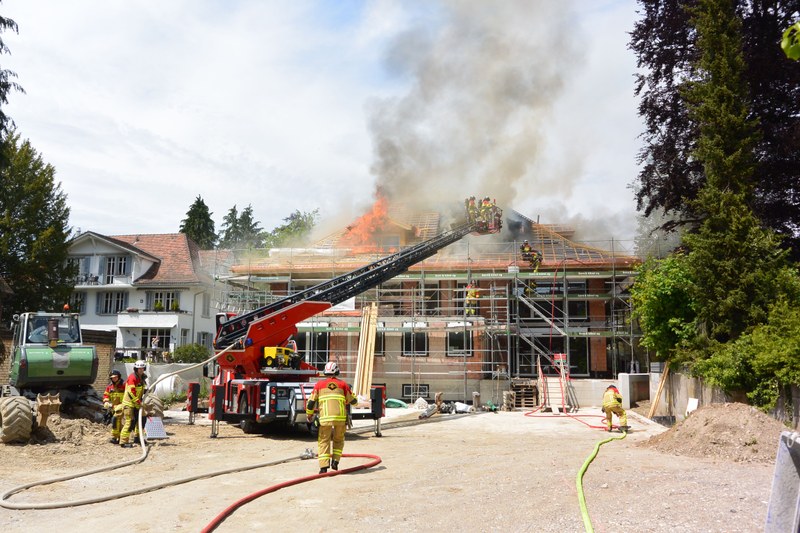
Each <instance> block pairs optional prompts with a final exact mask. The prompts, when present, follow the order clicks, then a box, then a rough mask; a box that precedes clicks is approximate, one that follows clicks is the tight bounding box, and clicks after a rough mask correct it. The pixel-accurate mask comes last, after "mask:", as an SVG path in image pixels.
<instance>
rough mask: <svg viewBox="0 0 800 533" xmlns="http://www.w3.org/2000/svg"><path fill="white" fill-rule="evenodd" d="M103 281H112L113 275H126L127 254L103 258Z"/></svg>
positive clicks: (107, 282) (106, 282) (127, 270)
mask: <svg viewBox="0 0 800 533" xmlns="http://www.w3.org/2000/svg"><path fill="white" fill-rule="evenodd" d="M105 263H106V266H105V269H104V272H105V281H104V283H105V284H106V285H108V284H109V283H114V276H126V275H127V274H128V272H129V269H128V256H127V255H112V256H108V257H106V258H105Z"/></svg>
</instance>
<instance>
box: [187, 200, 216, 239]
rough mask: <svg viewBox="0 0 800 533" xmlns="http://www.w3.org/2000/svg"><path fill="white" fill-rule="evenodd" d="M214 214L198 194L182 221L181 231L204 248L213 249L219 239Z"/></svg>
mask: <svg viewBox="0 0 800 533" xmlns="http://www.w3.org/2000/svg"><path fill="white" fill-rule="evenodd" d="M212 214H213V213H210V212H209V210H208V206H207V205H206V203H205V202H204V201H203V199H202V198H201V197H200V196H199V195H198V196H197V198H195V201H194V203H193V204H192V205H191V207H189V211H187V212H186V218H184V219H183V220H182V221H181V228H180V232H181V233H185V234H186V235H188V236H189V238H190V239H192V240H193V241H194V242H196V243H197V245H198V246H199V247H200V248H201V249H203V250H211V249H212V248H214V243H216V241H217V234H216V232H215V230H214V220H213V219H212V218H211V215H212Z"/></svg>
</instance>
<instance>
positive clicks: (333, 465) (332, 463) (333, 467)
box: [331, 461, 339, 470]
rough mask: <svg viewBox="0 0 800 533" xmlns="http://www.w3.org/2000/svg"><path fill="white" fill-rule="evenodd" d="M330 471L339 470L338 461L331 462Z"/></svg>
mask: <svg viewBox="0 0 800 533" xmlns="http://www.w3.org/2000/svg"><path fill="white" fill-rule="evenodd" d="M331 470H339V461H331Z"/></svg>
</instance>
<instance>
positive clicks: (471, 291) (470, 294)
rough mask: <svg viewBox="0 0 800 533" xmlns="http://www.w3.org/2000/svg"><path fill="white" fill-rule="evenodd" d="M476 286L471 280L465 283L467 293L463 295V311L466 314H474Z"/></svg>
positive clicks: (476, 303) (477, 296) (476, 298)
mask: <svg viewBox="0 0 800 533" xmlns="http://www.w3.org/2000/svg"><path fill="white" fill-rule="evenodd" d="M479 297H480V295H479V294H478V287H476V286H475V284H474V283H472V282H471V281H470V282H469V283H468V284H467V293H466V296H465V297H464V313H465V314H466V315H467V316H474V315H475V312H476V311H477V309H478V298H479Z"/></svg>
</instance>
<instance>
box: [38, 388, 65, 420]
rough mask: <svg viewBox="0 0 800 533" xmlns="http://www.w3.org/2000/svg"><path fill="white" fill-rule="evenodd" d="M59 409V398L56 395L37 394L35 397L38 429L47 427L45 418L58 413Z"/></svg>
mask: <svg viewBox="0 0 800 533" xmlns="http://www.w3.org/2000/svg"><path fill="white" fill-rule="evenodd" d="M60 409H61V398H60V397H59V395H58V394H38V395H37V396H36V424H37V426H38V427H40V428H46V427H47V417H49V416H50V415H52V414H53V413H58V412H59V410H60Z"/></svg>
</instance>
